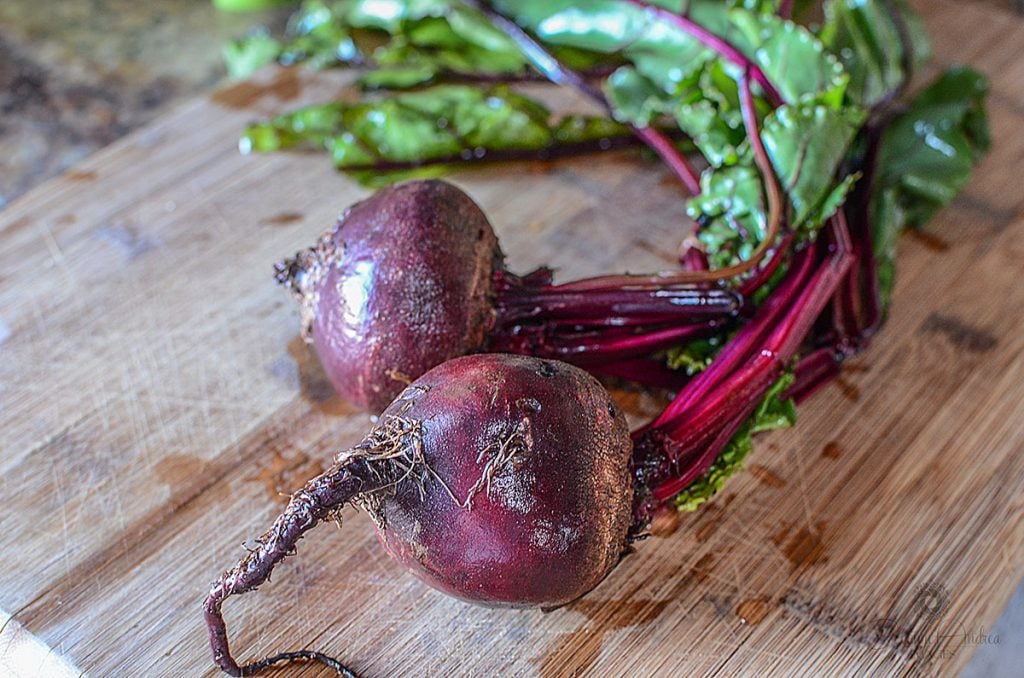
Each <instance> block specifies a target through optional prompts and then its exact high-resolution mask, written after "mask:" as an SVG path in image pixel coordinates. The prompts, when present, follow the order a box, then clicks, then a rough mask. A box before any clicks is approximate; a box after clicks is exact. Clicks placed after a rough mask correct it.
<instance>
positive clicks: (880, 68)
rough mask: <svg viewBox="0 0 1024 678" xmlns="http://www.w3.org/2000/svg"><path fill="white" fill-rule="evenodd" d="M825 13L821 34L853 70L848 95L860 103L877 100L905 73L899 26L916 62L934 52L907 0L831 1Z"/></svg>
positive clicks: (898, 83) (893, 88)
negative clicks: (895, 13)
mask: <svg viewBox="0 0 1024 678" xmlns="http://www.w3.org/2000/svg"><path fill="white" fill-rule="evenodd" d="M891 10H895V11H896V12H897V13H898V16H897V17H895V18H894V17H893V15H892V12H891ZM825 16H826V21H825V24H824V26H823V27H822V29H821V31H820V33H819V35H820V37H821V39H822V41H823V42H824V43H825V45H826V46H827V47H828V49H829V50H831V52H832V53H833V54H835V55H836V56H837V57H838V58H839V60H840V61H841V62H842V63H843V66H844V67H845V69H846V72H847V73H849V75H850V84H849V88H848V93H849V96H850V97H851V99H852V100H853V101H854V102H857V103H859V104H860V105H861V106H864V107H870V106H873V105H875V104H876V103H878V102H879V101H881V100H882V99H884V98H885V97H886V96H887V95H889V94H890V93H891V92H895V91H897V90H898V89H899V88H900V87H901V85H902V84H903V82H904V81H905V80H906V78H907V75H908V74H907V73H906V72H905V69H904V66H903V61H904V54H903V48H902V46H901V40H900V28H899V25H902V26H904V27H905V29H906V32H907V37H908V38H909V39H910V49H911V51H912V63H913V64H914V66H915V67H917V66H920V65H922V64H923V63H924V62H925V61H927V60H928V58H929V56H930V54H931V45H930V43H929V40H928V36H927V33H926V32H925V30H924V27H923V26H922V24H921V21H920V19H919V18H918V17H917V15H916V14H915V13H914V12H913V10H911V9H910V7H909V6H907V4H906V3H905V2H904V1H903V0H832V1H831V2H827V3H825ZM897 21H898V22H899V24H898V23H897Z"/></svg>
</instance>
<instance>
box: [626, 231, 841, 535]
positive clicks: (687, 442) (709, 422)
mask: <svg viewBox="0 0 1024 678" xmlns="http://www.w3.org/2000/svg"><path fill="white" fill-rule="evenodd" d="M829 226H830V233H831V234H832V239H833V242H832V243H831V244H830V245H829V247H828V251H827V253H825V254H824V255H821V254H819V255H817V256H814V253H815V252H820V251H821V250H822V249H824V244H818V246H817V247H815V248H811V249H810V250H805V252H802V253H801V254H800V255H798V256H800V257H801V258H802V259H804V260H803V261H801V262H800V264H799V265H796V266H794V270H791V271H790V272H789V274H788V275H787V277H786V280H784V281H783V283H782V284H780V286H779V287H778V288H776V289H775V290H774V291H773V292H772V294H771V295H770V296H769V298H768V300H767V301H766V302H765V304H764V305H763V306H762V308H761V309H760V310H759V312H758V315H757V316H755V318H754V320H752V321H751V322H750V323H749V324H748V325H747V326H746V327H745V328H743V330H741V331H740V334H738V335H737V336H736V337H734V338H733V340H732V341H731V342H730V343H729V345H728V346H727V349H729V352H728V353H727V354H726V355H725V358H726V359H725V360H724V361H723V360H722V358H723V356H722V354H719V356H718V357H716V359H715V360H714V361H713V362H712V364H711V366H710V367H709V368H708V369H707V370H705V371H704V372H703V373H702V374H701V375H700V376H699V377H698V378H696V379H694V380H692V381H691V382H690V383H689V384H687V385H686V386H685V387H684V388H683V390H682V391H681V392H680V393H679V395H678V396H677V397H676V399H675V400H674V401H673V402H672V403H671V404H670V406H669V407H668V408H667V409H666V412H665V413H664V414H663V415H662V416H661V417H659V418H658V420H657V421H656V422H655V423H654V424H653V425H651V426H648V427H645V428H642V429H640V430H638V431H636V432H634V434H633V439H634V443H635V444H636V446H637V449H638V450H640V451H641V454H640V455H639V456H640V459H638V460H635V462H634V464H635V467H636V468H637V469H638V470H637V473H638V475H639V476H640V480H641V485H642V486H643V487H646V488H647V492H648V493H649V496H650V499H647V498H644V497H638V499H637V501H636V502H635V506H636V510H637V512H638V515H637V516H636V524H637V525H643V524H646V521H647V520H648V518H649V516H650V511H651V510H653V509H654V508H656V507H657V506H658V505H660V504H661V503H663V502H665V501H667V500H668V499H669V498H670V497H672V496H673V495H674V494H676V493H677V492H678V491H679V490H680V489H682V488H683V487H685V486H686V485H687V484H689V483H690V482H692V481H693V480H695V479H696V478H698V477H700V476H701V475H703V474H704V473H706V472H707V470H708V469H709V468H710V467H711V464H712V463H714V460H715V459H716V458H717V456H718V455H719V454H720V453H721V451H722V449H723V448H724V446H725V445H726V444H728V442H729V440H730V439H731V438H732V436H733V435H734V434H735V431H736V430H737V429H738V427H739V426H740V425H741V424H742V422H743V421H744V420H745V419H746V418H747V417H749V416H750V414H751V413H752V412H753V411H754V409H755V408H756V407H757V405H758V403H760V402H761V401H762V400H763V399H764V396H765V393H766V392H767V391H768V390H769V389H770V388H771V386H772V384H774V383H775V382H776V381H777V380H778V379H779V377H780V376H781V375H782V372H783V369H784V368H785V366H786V365H788V364H789V362H790V361H791V360H792V359H793V357H794V356H795V355H796V352H797V350H798V349H799V348H800V346H801V344H802V343H803V342H804V341H805V340H806V338H807V336H808V335H809V334H810V331H811V329H812V327H813V325H814V323H815V321H816V320H817V319H818V317H819V316H820V315H821V313H822V311H823V310H824V308H825V306H826V304H827V303H828V302H829V300H830V298H831V297H832V296H833V295H834V294H835V292H836V290H837V288H838V287H839V285H840V284H841V283H842V282H843V280H844V278H845V276H846V274H847V272H848V271H849V270H850V267H851V265H852V263H853V262H852V258H851V244H850V239H849V235H848V233H847V230H846V221H845V219H844V218H843V217H842V214H838V215H836V216H834V217H832V218H831V219H830V221H829ZM808 262H813V267H812V268H810V270H808V266H810V264H809V263H808ZM708 375H710V376H708ZM652 458H653V460H652ZM652 500H653V501H652Z"/></svg>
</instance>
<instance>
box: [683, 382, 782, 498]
mask: <svg viewBox="0 0 1024 678" xmlns="http://www.w3.org/2000/svg"><path fill="white" fill-rule="evenodd" d="M792 383H793V375H792V374H788V373H787V374H786V375H785V376H783V377H782V378H781V379H779V380H778V381H777V382H775V384H774V385H773V386H772V387H771V388H770V389H769V390H768V392H767V393H766V394H765V397H764V400H762V401H761V404H760V405H758V407H757V409H756V410H755V411H754V413H753V414H752V415H751V416H750V418H749V419H747V421H745V422H744V423H743V425H742V426H741V427H740V430H739V431H737V432H736V435H734V436H733V438H732V440H730V441H729V443H728V444H727V445H726V446H725V448H724V449H723V450H722V452H721V454H719V455H718V458H716V459H715V461H714V463H712V464H711V468H710V469H708V472H707V473H705V474H704V475H703V476H701V477H700V478H698V479H697V480H695V481H694V482H693V483H691V484H690V485H689V486H687V487H686V489H684V490H683V491H682V492H680V493H679V494H678V495H676V497H675V499H674V502H675V505H676V508H677V509H679V510H680V511H695V510H697V508H698V507H699V506H700V505H701V504H703V503H704V502H706V501H708V500H709V499H711V498H712V497H713V496H714V495H715V494H717V493H718V491H719V490H721V489H722V487H723V486H724V485H725V481H726V480H727V479H729V478H730V477H731V476H733V475H735V474H736V473H738V472H739V471H740V470H742V469H743V462H744V460H745V459H746V457H747V455H748V454H750V452H751V450H753V449H754V442H753V435H754V434H755V433H759V432H761V431H771V430H774V429H780V428H789V427H790V426H792V425H793V424H795V423H796V406H795V405H794V404H793V401H792V400H791V399H788V398H787V399H783V398H782V394H783V393H784V392H785V390H786V389H787V388H789V386H790V385H791V384H792Z"/></svg>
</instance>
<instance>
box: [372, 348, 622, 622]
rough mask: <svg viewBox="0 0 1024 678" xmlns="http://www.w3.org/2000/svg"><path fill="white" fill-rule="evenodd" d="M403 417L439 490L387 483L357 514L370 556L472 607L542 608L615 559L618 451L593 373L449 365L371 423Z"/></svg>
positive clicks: (609, 408) (614, 426)
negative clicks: (363, 513) (372, 505)
mask: <svg viewBox="0 0 1024 678" xmlns="http://www.w3.org/2000/svg"><path fill="white" fill-rule="evenodd" d="M405 420H408V421H413V422H421V423H422V446H423V457H424V460H423V463H424V464H425V465H426V466H427V467H429V468H430V469H432V471H433V473H435V474H436V475H437V477H438V478H441V479H444V481H445V482H444V484H442V483H440V482H425V483H422V484H421V483H416V482H404V483H400V484H399V485H397V486H396V487H395V491H394V493H393V494H392V495H391V496H387V497H386V498H385V499H384V501H383V502H382V503H380V504H379V506H378V507H377V508H376V509H374V510H371V514H372V515H373V517H374V522H375V523H377V525H378V534H379V536H380V540H381V543H382V544H383V545H384V548H385V549H386V550H387V551H388V553H390V554H391V555H392V557H394V558H395V559H396V560H397V561H399V562H401V563H402V564H403V565H405V566H406V568H407V569H409V570H410V571H412V572H414V573H415V574H416V575H417V576H418V577H420V578H421V579H423V580H424V581H425V582H427V583H428V584H430V585H431V586H433V587H435V588H438V589H440V590H442V591H444V592H446V593H449V594H451V595H454V596H458V597H460V598H463V599H466V600H470V601H473V602H478V603H485V604H493V605H512V606H528V605H543V606H546V607H552V606H557V605H562V604H564V603H567V602H569V601H571V600H574V599H575V598H578V597H579V596H581V595H583V594H584V593H586V592H587V591H589V590H590V589H592V588H593V587H594V586H596V585H597V583H598V582H599V581H601V579H602V578H603V577H604V576H605V574H607V573H608V571H609V570H611V569H612V567H614V565H615V564H616V563H617V562H618V560H619V558H620V556H621V555H622V552H623V550H624V549H625V546H626V530H627V528H628V527H629V525H630V506H631V502H632V497H633V491H632V485H631V482H630V475H629V458H630V454H631V452H632V443H631V441H630V439H629V429H628V427H627V426H626V420H625V418H624V417H623V415H622V413H621V412H620V411H619V409H618V407H616V405H615V404H614V403H613V402H612V400H611V398H610V396H609V395H608V393H607V392H606V391H605V389H604V388H603V387H602V386H601V385H600V384H599V383H598V382H597V381H596V380H595V379H594V378H593V377H591V376H590V375H588V374H587V373H585V372H583V371H582V370H580V369H578V368H575V367H573V366H571V365H568V364H566V363H559V362H554V361H545V360H539V359H536V358H528V357H523V356H510V355H502V354H483V355H476V356H467V357H464V358H458V359H455V360H451V361H449V362H447V363H444V364H442V365H439V366H438V367H435V368H434V369H433V370H431V371H429V372H427V374H425V375H423V377H421V378H420V379H419V380H417V381H416V382H415V384H413V385H412V386H410V387H409V388H408V389H407V390H406V391H405V392H404V393H403V394H402V395H401V396H400V397H399V398H398V399H397V400H396V401H395V402H394V403H392V404H391V405H390V406H389V407H388V408H387V409H386V410H384V413H383V414H382V415H381V421H382V422H383V425H385V426H387V425H388V424H387V422H389V421H405ZM453 495H454V498H455V500H454V501H453Z"/></svg>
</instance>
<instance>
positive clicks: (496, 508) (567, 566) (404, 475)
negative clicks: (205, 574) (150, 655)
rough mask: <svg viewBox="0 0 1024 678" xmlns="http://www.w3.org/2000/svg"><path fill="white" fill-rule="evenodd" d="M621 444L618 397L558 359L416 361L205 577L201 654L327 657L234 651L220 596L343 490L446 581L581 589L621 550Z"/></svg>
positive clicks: (628, 508)
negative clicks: (405, 379) (252, 544)
mask: <svg viewBox="0 0 1024 678" xmlns="http://www.w3.org/2000/svg"><path fill="white" fill-rule="evenodd" d="M632 450H633V443H632V440H631V439H630V436H629V429H628V427H627V425H626V420H625V417H624V416H623V414H622V412H621V411H620V410H619V409H618V407H617V406H616V405H615V403H614V402H613V401H612V400H611V398H610V396H609V395H608V393H607V391H605V389H604V388H603V387H602V386H601V385H600V384H599V383H598V382H597V380H596V379H594V378H593V377H592V376H590V375H589V374H587V373H586V372H584V371H582V370H580V369H579V368H577V367H574V366H572V365H568V364H566V363H560V362H556V361H550V360H543V359H539V358H532V357H526V356H516V355H506V354H478V355H471V356H466V357H462V358H457V359H455V360H451V361H448V362H446V363H444V364H442V365H440V366H438V367H436V368H434V369H433V370H430V371H429V372H427V373H426V374H425V375H424V376H423V377H421V378H420V379H418V380H417V381H416V382H414V383H413V384H411V385H410V386H409V387H408V388H406V389H405V390H404V391H403V392H402V394H401V395H400V396H399V397H398V398H397V399H396V400H395V401H394V402H393V403H391V405H390V406H388V407H387V409H385V411H384V412H383V414H381V416H380V419H379V420H378V423H377V424H376V425H375V426H374V428H373V429H372V430H371V431H370V433H369V434H368V435H367V436H366V437H365V438H364V439H363V441H362V442H361V443H360V444H358V445H356V446H355V447H353V448H351V449H350V450H348V451H346V452H343V453H341V454H340V455H338V458H337V461H336V463H335V465H334V466H333V467H332V468H331V469H330V470H328V471H327V472H326V473H324V474H322V475H320V476H318V477H316V478H314V479H313V480H311V481H309V482H308V483H306V485H305V486H304V487H303V489H301V490H300V491H298V492H296V493H295V494H294V495H292V498H291V501H290V502H289V504H288V507H287V508H286V509H285V512H284V513H283V514H282V515H281V516H280V517H278V519H277V520H276V521H275V522H274V525H273V526H272V527H271V529H270V530H269V531H268V532H267V533H266V534H264V535H263V536H262V537H261V538H260V539H259V540H257V546H256V548H254V549H252V550H251V551H250V552H249V554H248V555H247V556H246V557H245V558H244V559H243V560H242V561H241V562H240V563H239V564H238V565H237V566H236V567H235V568H234V569H232V570H229V571H228V572H226V573H225V574H224V575H223V576H222V577H221V579H220V580H219V581H218V582H216V583H215V584H214V585H213V588H212V589H211V592H210V595H209V597H208V598H207V601H206V605H205V607H204V611H205V616H206V621H207V626H208V631H209V634H210V642H211V645H212V647H213V651H214V660H215V661H216V663H217V665H218V666H219V667H220V668H221V669H223V670H224V671H226V672H228V673H230V674H231V675H249V674H250V673H255V672H256V671H258V670H260V669H261V668H265V667H266V666H269V665H271V664H274V663H277V662H281V661H287V660H291V659H315V660H318V661H322V662H324V663H327V664H328V665H331V666H336V668H338V667H340V664H337V662H335V660H332V659H330V658H329V657H325V656H322V655H319V654H317V653H312V652H303V653H285V654H282V655H277V656H275V657H271V658H268V659H266V660H263V661H261V662H256V663H254V664H250V665H248V666H245V667H239V665H238V664H237V663H236V662H235V660H234V659H233V658H232V657H231V655H230V652H229V650H228V641H227V630H226V627H225V624H224V619H223V616H222V615H221V611H220V608H221V604H222V602H223V601H224V599H225V598H227V597H228V596H230V595H234V594H239V593H244V592H246V591H249V590H252V589H253V588H256V587H257V586H258V585H260V584H261V583H263V582H264V581H266V580H267V579H268V578H269V576H270V573H271V570H272V569H273V567H274V566H275V565H276V564H277V563H278V562H280V561H281V560H282V559H283V558H284V557H285V556H287V555H288V554H289V553H292V552H294V550H295V546H296V544H297V542H298V540H299V539H300V538H301V537H302V536H303V534H304V533H305V532H306V531H307V530H309V529H311V528H312V527H314V526H315V525H316V524H317V523H318V522H320V521H322V520H324V519H325V518H329V517H331V516H333V515H336V513H337V511H339V510H340V509H341V508H342V507H343V506H344V505H345V504H348V503H352V504H355V505H358V506H360V507H361V508H363V509H364V510H365V511H366V512H367V513H368V514H369V515H370V516H371V518H372V519H373V521H374V523H375V524H376V526H377V531H378V536H379V538H380V541H381V543H382V544H383V545H384V548H385V549H386V550H387V551H388V553H389V554H391V555H392V557H394V558H395V559H396V560H397V561H398V562H400V563H402V564H403V565H404V566H405V567H406V568H407V569H409V570H410V571H411V572H413V573H414V574H415V575H416V576H418V577H419V578H420V579H422V580H423V581H425V582H427V583H428V584H430V585H431V586H434V587H436V588H438V589H440V590H442V591H444V592H446V593H449V594H452V595H455V596H458V597H460V598H463V599H465V600H469V601H473V602H476V603H482V604H487V605H501V606H519V607H522V606H543V607H547V608H549V607H556V606H559V605H563V604H565V603H567V602H569V601H572V600H574V599H576V598H578V597H580V596H582V595H583V594H585V593H586V592H587V591H589V590H591V589H592V588H594V587H595V586H596V585H597V584H598V583H599V582H600V581H601V580H602V579H603V578H604V577H605V575H607V574H608V572H610V571H611V569H612V568H613V567H615V565H616V564H617V563H618V562H619V559H620V558H621V556H622V554H623V553H624V552H625V550H626V547H627V543H628V541H629V529H630V527H631V525H632V522H633V516H632V512H633V505H634V498H633V485H632V471H631V467H630V455H631V453H632ZM331 662H334V663H333V664H332V663H331Z"/></svg>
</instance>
